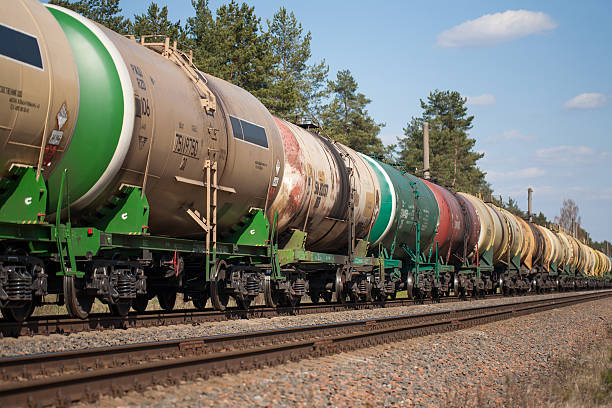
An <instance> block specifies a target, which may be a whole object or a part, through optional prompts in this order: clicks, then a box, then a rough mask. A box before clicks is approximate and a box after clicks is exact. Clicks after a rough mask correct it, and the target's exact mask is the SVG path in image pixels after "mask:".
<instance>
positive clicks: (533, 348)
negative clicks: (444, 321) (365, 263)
mask: <svg viewBox="0 0 612 408" xmlns="http://www.w3.org/2000/svg"><path fill="white" fill-rule="evenodd" d="M474 303H475V302H474ZM444 306H449V305H444ZM611 325H612V299H609V298H608V299H603V300H599V301H595V302H588V303H583V304H579V305H575V306H571V307H566V308H561V309H556V310H551V311H547V312H542V313H537V314H533V315H529V316H524V317H519V318H515V319H511V320H505V321H500V322H496V323H491V324H487V325H483V326H478V327H475V328H470V329H466V330H461V331H456V332H451V333H444V334H436V335H431V336H427V337H421V338H416V339H411V340H406V341H402V342H397V343H390V344H385V345H381V346H376V347H371V348H367V349H362V350H357V351H353V352H348V353H341V354H337V355H334V356H328V357H324V358H318V359H312V360H304V361H301V362H297V363H289V364H286V365H281V366H276V367H271V368H266V369H262V370H253V371H245V372H242V373H238V374H234V375H224V376H222V377H213V378H210V379H208V380H197V381H195V382H190V383H183V384H181V385H178V386H156V387H153V388H150V389H148V390H145V391H144V392H142V393H137V392H130V393H128V394H127V395H125V396H123V397H120V398H112V397H103V398H102V399H101V400H100V401H98V402H96V403H95V404H94V405H95V406H98V407H114V406H155V407H170V406H172V407H177V408H178V407H193V406H198V407H234V406H254V407H286V406H298V407H315V406H316V407H321V406H345V407H354V406H356V407H370V406H371V407H373V406H402V407H404V406H408V407H409V406H418V407H438V406H450V407H459V406H461V407H464V406H516V402H513V401H516V392H517V390H520V389H522V388H523V387H529V388H530V389H531V390H532V392H531V393H530V395H532V396H534V395H535V396H536V397H535V398H536V399H537V398H539V397H538V395H540V396H541V398H543V399H544V398H545V397H546V393H544V392H543V393H541V394H539V393H538V392H535V393H534V392H533V389H534V388H535V389H537V388H538V387H540V386H541V387H543V384H545V383H546V379H547V378H548V375H549V374H550V373H551V371H552V370H555V369H556V366H557V364H556V363H557V362H558V361H561V360H568V359H569V360H571V359H572V358H574V357H575V356H577V355H578V354H579V353H581V352H583V351H585V350H587V349H589V347H592V346H595V345H597V344H601V342H604V341H610V339H609V338H608V330H609V329H610V327H611ZM508 384H511V387H510V388H511V389H509V386H508ZM509 393H513V394H512V395H510V396H509V395H508V394H509ZM532 398H533V397H532ZM544 403H545V402H544V401H536V400H533V399H532V400H530V401H529V404H528V405H530V406H541V405H543V404H544ZM519 405H523V404H519ZM82 406H84V405H82Z"/></svg>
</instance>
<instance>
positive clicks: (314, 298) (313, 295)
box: [308, 292, 321, 305]
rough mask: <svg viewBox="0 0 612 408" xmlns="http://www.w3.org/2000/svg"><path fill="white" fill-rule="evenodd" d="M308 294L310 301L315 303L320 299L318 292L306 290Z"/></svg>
mask: <svg viewBox="0 0 612 408" xmlns="http://www.w3.org/2000/svg"><path fill="white" fill-rule="evenodd" d="M308 296H309V297H310V301H311V302H312V303H313V304H315V305H316V304H317V303H319V300H321V293H320V292H308Z"/></svg>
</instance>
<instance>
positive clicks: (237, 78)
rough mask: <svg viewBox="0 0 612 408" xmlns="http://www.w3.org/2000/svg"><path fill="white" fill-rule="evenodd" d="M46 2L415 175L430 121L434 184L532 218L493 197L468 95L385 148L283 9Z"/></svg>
mask: <svg viewBox="0 0 612 408" xmlns="http://www.w3.org/2000/svg"><path fill="white" fill-rule="evenodd" d="M49 3H52V4H57V5H60V6H62V7H66V8H70V9H72V10H74V11H76V12H78V13H80V14H82V15H84V16H85V17H88V18H90V19H92V20H94V21H97V22H99V23H100V24H103V25H105V26H107V27H108V28H110V29H112V30H114V31H116V32H118V33H120V34H124V35H133V36H135V37H136V38H139V37H140V36H142V35H162V36H168V37H170V39H172V40H176V41H177V42H178V44H179V48H181V49H184V50H192V51H193V55H194V63H195V65H196V66H197V67H198V69H200V70H201V71H204V72H206V73H209V74H211V75H214V76H217V77H219V78H222V79H224V80H226V81H229V82H231V83H233V84H235V85H237V86H240V87H242V88H244V89H246V90H248V91H249V92H251V93H252V94H253V95H255V96H256V97H257V98H258V99H259V100H260V101H261V102H262V103H263V104H264V105H265V106H266V107H267V108H268V109H269V110H270V112H272V113H273V114H274V115H276V116H279V117H282V118H284V119H287V120H289V121H291V122H294V123H314V124H316V125H317V126H318V127H320V128H321V129H322V132H323V133H324V134H325V135H326V136H328V137H330V138H332V139H334V140H337V141H339V142H341V143H344V144H346V145H347V146H349V147H351V148H353V149H355V150H357V151H360V152H362V153H365V154H368V155H370V156H373V157H376V158H378V159H380V160H383V161H385V162H387V163H389V164H392V165H394V166H396V167H398V168H400V169H402V170H403V171H406V172H409V173H412V174H415V175H419V176H420V175H422V173H423V153H422V151H423V125H424V123H426V122H427V123H429V127H430V135H429V137H430V160H431V165H430V171H431V175H432V180H433V181H434V182H436V183H437V184H439V185H442V186H445V187H448V188H451V189H453V190H457V191H465V192H469V193H472V194H476V195H479V196H481V197H483V198H488V199H489V200H492V201H494V202H495V203H496V204H497V205H500V206H503V207H504V208H506V209H508V210H509V211H511V212H513V213H515V214H516V215H519V216H523V217H526V215H527V214H526V213H525V212H524V211H522V210H521V209H520V208H519V207H518V205H517V203H516V202H515V201H514V200H513V199H512V198H508V201H507V202H505V201H503V199H501V198H500V199H496V198H494V197H493V196H492V190H491V186H490V184H489V183H488V182H487V180H486V173H485V172H483V171H482V170H481V169H480V168H479V167H478V164H477V162H478V160H480V159H481V158H483V157H484V153H479V152H476V151H475V150H474V145H475V143H476V140H475V139H473V138H470V137H469V131H470V129H472V123H473V121H474V116H473V115H471V114H470V113H469V112H468V107H467V105H466V98H465V97H463V96H462V95H461V94H460V93H459V92H457V91H453V90H437V89H436V90H432V91H431V92H430V93H429V95H426V96H425V97H424V98H423V99H421V100H420V101H419V102H420V106H421V109H422V114H421V116H419V117H412V118H410V120H408V121H407V124H406V127H405V128H404V134H403V135H402V136H399V137H397V141H396V143H394V144H391V145H387V146H385V145H384V144H383V142H382V140H381V138H380V131H381V128H382V127H384V126H385V124H384V123H379V122H377V121H376V120H375V119H374V118H372V116H371V115H370V114H369V112H368V109H367V108H368V105H369V104H370V103H372V100H371V99H370V98H368V97H367V96H366V95H364V94H363V93H362V92H360V91H359V84H358V83H357V81H356V79H355V77H354V76H353V75H352V74H351V71H350V68H349V67H346V68H345V69H341V70H339V71H338V72H336V73H335V74H332V73H330V70H329V66H328V65H327V63H326V61H325V59H322V60H320V61H313V58H312V51H311V39H312V35H311V32H310V31H308V30H306V29H305V28H304V27H303V26H302V24H301V23H300V22H299V21H298V20H297V18H296V16H295V15H294V13H293V12H291V11H290V10H287V9H286V8H285V7H280V8H279V9H278V11H277V12H276V13H274V15H273V16H270V17H267V18H262V17H260V16H258V15H257V14H256V13H255V8H254V7H252V6H249V5H248V4H247V3H238V2H236V1H234V0H232V1H230V2H228V3H226V4H223V5H221V6H220V7H219V8H218V9H216V10H214V11H213V10H211V9H210V8H209V4H208V1H207V0H191V3H192V6H193V15H192V16H191V17H189V18H187V21H184V22H181V21H171V20H170V19H169V18H168V8H167V6H163V7H160V6H159V5H158V4H157V3H155V2H151V3H150V4H149V5H148V7H147V8H146V10H143V13H142V14H136V15H134V16H133V17H132V18H128V17H126V16H124V15H123V14H122V9H121V7H120V0H76V1H75V0H50V2H49ZM570 201H571V200H570ZM563 205H564V206H563V207H561V210H560V213H561V217H555V220H554V221H555V222H556V223H558V224H563V223H564V222H568V221H567V219H566V218H567V214H566V216H565V218H564V209H565V206H566V203H565V202H564V203H563ZM577 211H578V209H577V207H576V213H575V214H574V218H577V219H572V221H571V222H578V227H577V230H576V235H577V236H578V237H579V238H582V239H583V240H585V241H586V242H587V243H588V244H591V245H592V246H593V247H594V248H597V249H601V250H603V251H604V252H605V251H606V249H607V248H608V246H609V245H610V244H609V243H607V242H605V241H604V242H601V243H600V242H593V241H592V240H591V238H590V236H589V234H588V232H587V231H585V230H584V229H582V228H581V227H580V226H579V217H578V216H577ZM533 220H534V222H536V223H538V224H541V225H547V226H549V225H550V224H551V223H552V221H551V220H548V219H547V218H546V216H544V214H543V213H541V212H540V213H539V214H538V215H537V216H534V219H533Z"/></svg>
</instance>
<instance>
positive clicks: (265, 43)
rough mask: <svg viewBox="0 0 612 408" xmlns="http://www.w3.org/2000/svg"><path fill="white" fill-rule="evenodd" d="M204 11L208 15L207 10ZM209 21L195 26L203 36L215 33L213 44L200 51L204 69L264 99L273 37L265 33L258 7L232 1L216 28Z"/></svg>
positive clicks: (205, 44)
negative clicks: (257, 13)
mask: <svg viewBox="0 0 612 408" xmlns="http://www.w3.org/2000/svg"><path fill="white" fill-rule="evenodd" d="M198 3H201V2H198ZM200 10H201V11H202V12H203V13H206V11H205V10H204V9H203V8H200ZM206 18H207V21H206V22H205V23H204V24H197V25H196V26H195V28H196V29H197V30H202V32H203V33H205V32H206V31H207V30H208V32H209V33H211V37H210V38H211V40H210V41H207V42H201V43H200V44H199V47H198V48H200V50H199V51H198V52H199V53H198V55H199V58H200V59H199V61H198V62H200V63H203V64H202V66H200V68H201V69H202V70H203V71H205V72H208V73H210V74H212V75H215V76H218V77H220V78H222V79H225V80H226V81H229V82H232V83H233V84H235V85H238V86H239V87H241V88H243V89H246V90H247V91H249V92H251V93H253V94H254V95H256V96H260V95H264V94H265V92H266V90H267V89H268V88H269V85H270V84H269V82H270V72H271V71H272V68H273V65H274V56H273V55H272V52H271V49H270V40H269V36H268V35H267V33H265V32H263V31H262V29H261V19H260V18H259V17H257V16H256V15H255V9H254V7H249V6H248V5H247V4H246V3H242V5H239V4H238V3H236V2H235V1H233V0H232V1H231V2H230V3H229V4H225V5H223V6H221V7H219V9H218V10H217V12H216V19H215V20H214V24H211V23H210V20H208V17H206ZM192 26H193V20H192ZM192 31H194V30H193V29H192ZM201 40H202V39H201Z"/></svg>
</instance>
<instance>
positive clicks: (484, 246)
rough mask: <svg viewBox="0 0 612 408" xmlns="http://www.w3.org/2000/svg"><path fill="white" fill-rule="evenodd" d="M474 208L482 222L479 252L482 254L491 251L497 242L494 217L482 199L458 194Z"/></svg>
mask: <svg viewBox="0 0 612 408" xmlns="http://www.w3.org/2000/svg"><path fill="white" fill-rule="evenodd" d="M458 194H459V195H461V196H462V197H464V198H465V199H466V200H468V201H469V202H470V203H472V205H473V206H474V209H475V210H476V213H477V215H478V220H479V222H480V234H479V236H478V251H479V253H480V254H482V253H484V252H485V251H487V250H489V249H490V248H491V247H492V246H493V243H494V242H495V225H494V223H493V217H492V215H491V212H490V211H489V209H488V207H487V205H486V204H485V203H484V201H482V200H481V199H480V198H477V197H474V196H473V195H470V194H467V193H458Z"/></svg>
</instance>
